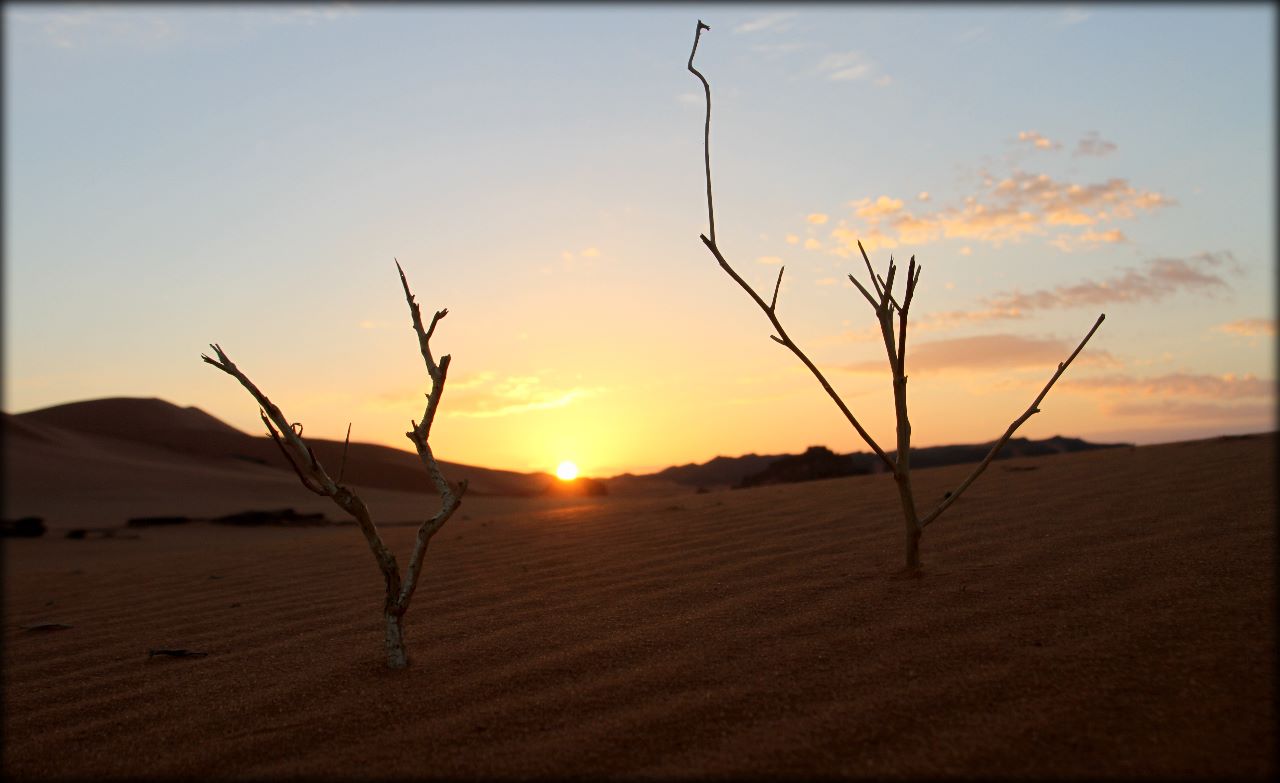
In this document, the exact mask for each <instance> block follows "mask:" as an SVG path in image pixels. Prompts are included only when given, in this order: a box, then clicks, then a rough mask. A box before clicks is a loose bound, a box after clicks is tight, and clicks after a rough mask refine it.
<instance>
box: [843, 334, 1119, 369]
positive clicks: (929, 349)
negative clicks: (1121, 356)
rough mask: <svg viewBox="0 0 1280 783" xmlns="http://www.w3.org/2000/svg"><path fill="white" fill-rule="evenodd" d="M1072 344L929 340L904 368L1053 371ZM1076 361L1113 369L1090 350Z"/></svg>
mask: <svg viewBox="0 0 1280 783" xmlns="http://www.w3.org/2000/svg"><path fill="white" fill-rule="evenodd" d="M1073 348H1075V343H1068V341H1066V340H1059V339H1056V338H1041V337H1024V336H1022V335H1016V334H984V335H976V336H973V337H956V338H951V339H944V340H932V341H926V342H920V343H916V344H914V345H912V346H911V347H910V350H908V352H907V365H908V368H909V370H910V371H913V372H937V371H940V370H1017V369H1031V368H1046V367H1047V368H1053V367H1055V366H1056V365H1057V363H1058V362H1060V361H1062V359H1063V358H1064V357H1065V356H1067V355H1068V354H1070V353H1071V351H1072V349H1073ZM1077 362H1079V363H1081V364H1084V365H1089V364H1093V365H1102V366H1116V365H1118V364H1119V362H1118V361H1117V360H1116V359H1115V357H1113V356H1112V355H1111V354H1110V353H1108V352H1107V351H1104V350H1100V349H1093V348H1091V349H1090V350H1089V352H1088V354H1087V355H1086V354H1081V356H1080V357H1079V359H1077ZM885 363H886V360H885V359H876V360H869V361H865V362H857V363H855V364H850V365H846V366H845V367H843V368H842V369H844V370H847V371H849V372H855V373H863V372H883V371H884V369H885Z"/></svg>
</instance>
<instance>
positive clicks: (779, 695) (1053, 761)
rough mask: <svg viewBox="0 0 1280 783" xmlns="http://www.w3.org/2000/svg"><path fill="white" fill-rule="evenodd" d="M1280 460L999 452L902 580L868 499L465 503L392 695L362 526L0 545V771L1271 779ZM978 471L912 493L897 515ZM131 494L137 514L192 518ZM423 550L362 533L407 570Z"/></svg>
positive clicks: (393, 537) (436, 554)
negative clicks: (1000, 457)
mask: <svg viewBox="0 0 1280 783" xmlns="http://www.w3.org/2000/svg"><path fill="white" fill-rule="evenodd" d="M1275 448H1276V438H1275V435H1274V434H1264V435H1257V436H1250V437H1235V438H1220V439H1212V440H1207V441H1200V442H1194V443H1176V444H1167V445H1160V446H1146V447H1140V448H1136V449H1129V448H1125V449H1113V450H1107V451H1097V452H1086V453H1079V454H1064V455H1057V456H1052V457H1038V458H1019V459H1016V460H1010V461H1008V462H1004V463H997V464H996V465H994V466H993V467H992V468H991V469H990V470H989V471H988V472H987V474H986V475H984V476H983V478H982V479H981V480H980V481H979V482H977V483H976V484H975V485H974V486H973V488H972V489H971V490H970V491H969V492H968V493H967V494H966V495H965V496H964V497H963V498H962V499H961V500H960V501H959V502H958V503H957V504H956V505H955V506H954V507H953V508H952V509H951V510H950V511H949V512H948V514H947V515H945V516H944V517H942V518H941V519H940V520H939V521H938V522H937V523H936V524H935V525H933V526H931V527H930V528H929V529H928V530H927V531H926V532H925V536H924V538H923V560H924V571H923V574H922V576H920V577H919V578H901V577H900V576H898V574H897V572H898V569H899V568H900V566H901V561H902V551H901V540H900V539H901V533H900V524H901V523H900V516H899V513H900V512H899V509H898V507H897V498H896V494H895V490H894V487H893V481H892V479H891V478H890V477H888V476H886V475H879V476H862V477H853V478H846V479H834V480H829V481H821V482H813V483H807V484H796V485H787V486H772V487H762V488H758V489H751V490H742V491H718V492H711V493H707V494H697V495H695V494H671V495H665V496H663V495H654V496H650V497H614V496H611V497H606V498H592V499H583V498H578V499H569V500H553V499H526V500H522V499H510V498H507V499H500V498H485V497H475V498H468V499H467V501H466V502H465V503H464V505H463V507H462V510H461V511H460V512H459V515H458V516H457V517H455V518H454V520H452V521H451V522H450V523H449V525H448V526H447V527H446V528H445V529H444V530H443V531H442V532H441V533H440V535H439V536H437V537H436V539H435V540H434V542H433V543H432V546H431V549H430V551H429V553H428V563H429V567H428V569H427V571H426V573H425V575H424V577H423V580H422V583H421V584H420V586H419V589H418V593H417V596H416V598H415V599H414V603H413V606H412V608H411V609H410V611H409V614H408V618H407V622H406V628H407V637H408V646H409V654H410V660H411V664H410V668H409V669H408V670H405V671H398V672H396V671H389V670H387V669H386V668H385V666H384V664H383V656H382V650H381V645H382V637H381V634H382V629H381V617H380V603H381V600H382V584H381V580H380V575H379V573H378V570H377V568H376V566H375V565H374V562H373V559H372V557H371V556H370V554H369V552H368V549H367V547H366V545H365V542H364V541H363V539H362V538H361V536H360V535H359V533H358V531H357V530H356V529H355V528H352V527H323V528H298V529H289V528H261V529H240V528H227V527H223V526H218V525H212V524H207V523H193V524H189V525H185V526H180V527H175V528H164V529H161V528H150V529H143V530H139V531H136V532H138V534H139V537H138V538H137V539H87V540H79V541H75V540H67V539H65V538H63V537H62V536H61V535H58V534H56V531H51V533H50V534H49V535H46V536H45V537H43V538H39V539H11V540H7V541H5V544H4V564H5V591H4V596H5V597H4V613H5V639H4V642H5V643H4V761H3V771H4V773H5V776H6V777H7V778H21V779H53V778H76V779H87V778H94V779H118V778H165V779H171V778H184V777H185V778H219V779H221V778H241V779H243V778H254V779H258V778H286V777H293V778H298V777H301V778H342V779H348V778H356V779H389V778H409V777H445V778H486V779H492V778H508V777H521V778H530V777H553V778H645V779H655V778H657V779H671V778H689V777H734V778H743V777H751V778H797V779H812V778H835V777H856V778H868V777H892V778H914V777H928V778H938V777H995V778H1010V777H1012V778H1020V779H1081V778H1113V779H1125V780H1133V779H1184V778H1196V779H1205V778H1218V777H1227V778H1244V779H1264V778H1271V777H1274V775H1275V774H1276V772H1277V770H1276V764H1275V753H1276V744H1275V729H1276V721H1275V718H1276V715H1275V700H1274V694H1275V642H1276V632H1275V631H1276V629H1275V616H1276V615H1275V608H1276V607H1275V582H1274V577H1273V572H1274V567H1275V544H1276V531H1275V519H1276V485H1275V482H1274V469H1275ZM103 459H104V460H105V457H104V458H103ZM118 467H119V466H118ZM119 469H120V470H121V471H126V470H128V466H124V467H119ZM242 469H243V470H245V471H249V470H251V469H255V470H256V466H252V465H249V466H244V467H243V468H242ZM967 470H968V468H967V467H966V466H952V467H947V468H936V469H931V470H921V471H919V472H918V473H917V474H916V483H917V491H918V493H919V496H920V497H921V498H937V497H940V496H941V495H942V493H943V492H944V491H946V490H948V489H951V488H952V487H953V486H954V485H955V484H956V483H958V481H959V480H960V478H961V477H962V476H963V475H964V474H965V473H966V472H967ZM295 489H296V493H297V498H298V500H299V502H298V503H297V504H296V505H297V506H298V507H299V508H306V509H309V508H310V507H311V506H310V505H308V502H309V500H310V498H309V497H308V496H307V494H306V493H305V492H304V491H303V490H302V489H301V488H300V487H296V485H295ZM54 490H56V488H51V490H50V491H54ZM148 491H149V492H152V493H153V494H152V495H148V496H147V497H144V498H142V500H143V501H145V502H144V503H143V505H144V506H145V508H138V510H137V511H136V513H138V514H143V513H167V512H173V511H176V510H179V507H180V506H181V504H180V503H178V500H179V499H180V498H178V497H173V496H170V497H166V496H164V495H163V492H164V491H166V490H164V489H163V482H160V481H158V480H157V481H156V482H155V483H154V486H153V487H152V488H151V489H150V490H148ZM192 491H194V489H193V490H192ZM202 491H203V490H202ZM254 500H255V499H254V498H240V499H237V500H235V502H234V503H229V506H231V505H233V506H234V507H233V508H229V510H239V509H243V508H246V507H253V506H254ZM316 500H319V499H316ZM391 500H392V499H388V500H387V503H388V505H387V506H386V507H387V508H388V509H392V510H390V511H388V513H387V514H384V515H383V519H387V518H391V517H394V516H396V514H398V513H399V510H398V507H396V508H394V509H393V508H392V505H391ZM402 500H403V499H402ZM127 501H128V498H123V499H119V500H118V503H119V504H124V503H126V502H127ZM419 502H420V499H419ZM68 503H69V501H68ZM68 507H69V506H68ZM321 507H322V506H317V507H316V508H321ZM120 508H123V505H120ZM67 513H70V512H67ZM405 513H408V511H406V512H405ZM330 515H331V518H335V519H336V518H338V513H337V510H336V509H332V511H331V513H330ZM414 532H415V531H414V528H413V527H409V526H394V525H390V526H387V527H385V529H384V536H385V537H386V539H387V541H388V543H389V544H390V545H391V546H392V547H393V548H394V549H395V550H396V552H397V553H398V554H399V556H400V558H401V559H402V560H403V559H404V558H405V557H407V552H408V551H409V548H410V546H411V540H412V537H413V535H414ZM42 624H61V625H64V626H69V627H66V628H61V629H58V630H32V629H33V628H36V627H38V626H40V625H42ZM162 648H167V649H188V650H195V651H200V652H204V653H207V655H205V656H204V657H197V658H173V657H168V656H163V655H161V656H149V655H148V651H149V650H155V649H162Z"/></svg>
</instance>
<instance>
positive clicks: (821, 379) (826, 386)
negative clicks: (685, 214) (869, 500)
mask: <svg viewBox="0 0 1280 783" xmlns="http://www.w3.org/2000/svg"><path fill="white" fill-rule="evenodd" d="M701 239H702V243H703V244H704V245H706V246H707V249H708V250H710V251H711V254H712V255H713V256H715V258H716V261H718V262H719V263H720V268H721V269H723V270H724V271H725V272H726V273H727V274H728V275H729V277H731V278H733V281H734V282H735V283H737V284H738V285H739V286H740V287H741V288H742V290H743V291H746V292H747V295H748V296H750V297H751V299H752V300H753V301H754V302H755V303H756V304H757V305H758V306H759V307H760V309H761V310H763V311H764V314H765V316H766V317H767V318H768V319H769V323H771V324H773V328H774V329H776V330H778V336H776V337H775V336H773V335H770V337H771V338H772V339H773V341H774V342H776V343H778V344H780V345H784V346H786V347H787V348H788V349H790V351H791V352H792V353H794V354H795V355H796V358H798V359H799V360H800V361H801V362H802V363H803V364H804V366H805V367H808V368H809V372H811V373H813V377H814V378H817V379H818V383H819V384H820V385H821V386H822V389H823V390H824V391H825V392H826V393H827V396H829V397H830V398H831V401H832V402H834V403H835V404H836V407H837V408H839V409H840V412H841V413H843V414H844V417H845V418H846V419H848V421H849V423H850V424H851V425H853V428H854V429H855V430H857V432H858V434H859V435H860V436H862V439H863V440H864V441H866V443H867V445H868V446H870V447H871V450H872V451H874V452H875V454H876V456H877V457H879V458H880V460H881V461H882V462H884V464H885V465H886V466H888V468H889V470H893V469H894V464H893V460H891V459H889V455H888V454H885V453H884V449H882V448H880V444H878V443H876V442H875V439H874V438H872V437H871V434H870V433H868V432H867V431H866V429H864V428H863V426H862V424H861V423H859V422H858V419H857V418H856V417H855V416H854V415H853V411H851V410H849V406H847V405H845V404H844V400H842V399H840V395H839V394H837V393H836V390H835V389H834V388H832V386H831V384H830V383H829V382H828V381H827V378H826V376H824V375H823V374H822V371H821V370H819V369H818V367H817V365H815V364H814V363H813V362H812V361H810V360H809V357H808V356H805V354H804V351H801V350H800V348H799V346H797V345H796V344H795V343H794V342H792V340H791V337H790V336H788V335H787V330H786V329H784V328H783V327H782V322H781V321H779V320H778V316H777V314H776V313H774V312H773V310H771V309H770V308H769V305H767V304H765V302H764V300H763V299H761V298H760V295H759V294H757V293H756V292H755V290H754V289H753V288H752V287H751V286H750V285H748V284H747V281H745V280H743V279H742V277H741V276H740V275H739V274H738V273H737V272H736V271H734V268H733V267H732V266H729V262H728V261H726V260H725V259H724V256H723V255H721V253H720V249H719V248H718V247H716V245H715V243H714V242H712V241H711V240H710V239H708V238H707V237H706V236H705V235H703V236H702V237H701Z"/></svg>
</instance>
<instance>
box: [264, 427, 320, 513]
mask: <svg viewBox="0 0 1280 783" xmlns="http://www.w3.org/2000/svg"><path fill="white" fill-rule="evenodd" d="M258 415H260V416H261V417H262V423H263V424H265V425H266V426H267V434H268V435H270V436H271V440H272V441H274V442H275V444H276V446H277V447H278V448H279V449H280V453H281V454H283V455H284V458H285V460H286V461H287V462H288V463H289V467H291V468H293V472H294V473H296V474H297V476H298V480H299V481H301V482H302V486H304V487H306V488H307V489H309V490H311V491H312V492H314V493H316V494H317V495H320V496H322V497H328V496H329V493H327V492H325V491H324V490H323V489H321V488H320V487H318V486H317V485H316V483H315V481H314V480H312V479H311V478H310V477H308V476H307V474H305V473H303V472H302V468H301V467H299V466H298V463H297V462H295V461H294V459H293V454H292V452H290V451H289V449H288V448H286V447H285V445H284V441H282V440H280V433H278V432H276V428H275V427H274V426H273V425H272V424H271V419H268V418H267V414H266V412H265V411H263V410H262V409H261V408H259V409H258Z"/></svg>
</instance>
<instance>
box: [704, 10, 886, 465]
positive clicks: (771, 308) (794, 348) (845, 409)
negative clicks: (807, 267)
mask: <svg viewBox="0 0 1280 783" xmlns="http://www.w3.org/2000/svg"><path fill="white" fill-rule="evenodd" d="M710 29H711V28H710V27H708V26H707V25H705V24H703V23H702V21H701V20H699V21H698V26H697V28H696V29H695V30H694V34H693V50H692V51H691V52H689V71H690V72H691V73H693V75H694V76H697V77H698V78H699V79H700V80H701V81H702V86H703V87H704V88H705V90H706V93H707V124H706V131H705V133H704V139H703V144H704V148H703V157H704V159H705V160H706V165H707V222H708V224H709V225H708V232H709V233H710V235H711V236H710V237H708V236H707V235H706V234H703V235H701V238H702V242H703V244H705V245H706V246H707V249H708V250H710V251H711V255H713V256H715V259H716V261H717V262H719V264H720V268H721V269H723V270H724V271H725V273H726V274H728V275H729V277H731V278H732V279H733V281H734V282H735V283H737V284H738V285H739V286H741V287H742V290H743V291H746V292H747V295H748V296H750V297H751V299H752V301H754V302H755V303H756V305H758V306H759V307H760V309H761V310H762V311H763V312H764V314H765V317H767V318H768V319H769V323H771V324H773V328H774V330H775V331H777V334H776V335H770V338H772V339H773V341H774V342H776V343H778V344H779V345H783V346H786V347H787V349H789V350H790V351H791V352H792V353H794V354H795V355H796V358H798V359H799V360H800V361H801V363H802V364H804V366H805V367H807V368H809V372H811V373H813V377H814V378H816V379H817V380H818V384H819V385H821V386H822V388H823V390H824V391H826V393H827V396H829V397H830V398H831V400H832V401H833V402H834V403H835V404H836V407H837V408H839V409H840V412H841V413H843V414H844V417H845V418H846V419H848V421H849V423H850V424H851V425H853V428H854V429H855V430H856V431H857V432H858V434H859V435H861V436H862V439H863V440H864V441H866V443H867V445H868V446H870V447H871V450H872V451H874V452H875V454H876V456H878V457H879V458H880V459H881V461H882V462H884V464H885V465H886V466H888V468H889V469H890V470H893V468H894V465H893V460H891V459H889V455H888V454H885V453H884V449H882V448H880V445H879V444H878V443H876V442H875V439H873V438H872V437H871V434H870V433H868V432H867V431H866V429H864V428H863V426H862V424H861V423H859V421H858V419H857V417H856V416H854V415H853V411H851V410H849V406H847V405H845V404H844V400H842V399H841V398H840V395H839V394H837V393H836V390H835V389H834V388H832V386H831V384H830V383H829V382H828V381H827V378H826V376H825V375H823V374H822V371H821V370H819V369H818V367H817V365H815V364H814V363H813V362H812V361H810V360H809V357H808V356H805V354H804V351H802V350H800V347H799V346H798V345H796V344H795V342H793V341H792V339H791V337H790V335H788V334H787V330H786V329H784V328H783V327H782V322H781V321H779V320H778V314H777V304H778V288H779V287H780V286H781V285H782V272H781V271H779V272H778V284H777V285H776V286H775V287H774V291H773V301H772V303H770V304H765V302H764V300H763V299H761V298H760V295H759V294H757V293H756V291H755V289H754V288H752V287H751V286H750V285H749V284H748V283H747V281H746V280H743V279H742V276H741V275H739V274H738V273H737V271H735V270H734V268H733V267H732V266H730V265H729V262H728V261H726V260H725V258H724V256H723V255H722V254H721V253H720V248H719V247H717V246H716V239H715V236H716V229H715V225H716V222H715V208H714V207H713V205H712V201H711V85H710V84H709V83H708V82H707V80H706V77H704V76H703V75H702V74H701V73H699V72H698V70H697V69H696V68H694V67H693V56H694V55H695V54H697V52H698V39H699V38H700V37H701V36H702V31H703V30H710Z"/></svg>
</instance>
